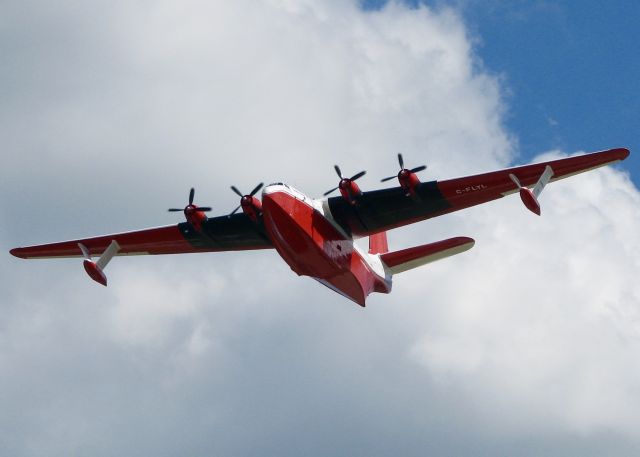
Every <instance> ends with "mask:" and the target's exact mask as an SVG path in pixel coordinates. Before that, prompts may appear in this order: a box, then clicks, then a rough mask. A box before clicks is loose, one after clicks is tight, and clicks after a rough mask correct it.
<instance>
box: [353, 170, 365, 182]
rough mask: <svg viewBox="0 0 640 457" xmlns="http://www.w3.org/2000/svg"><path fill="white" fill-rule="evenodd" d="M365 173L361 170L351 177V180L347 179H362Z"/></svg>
mask: <svg viewBox="0 0 640 457" xmlns="http://www.w3.org/2000/svg"><path fill="white" fill-rule="evenodd" d="M366 173H367V172H366V171H364V170H362V171H361V172H360V173H356V174H355V175H353V176H352V177H351V178H349V180H350V181H355V180H356V179H360V178H362V177H363V176H364V175H365V174H366Z"/></svg>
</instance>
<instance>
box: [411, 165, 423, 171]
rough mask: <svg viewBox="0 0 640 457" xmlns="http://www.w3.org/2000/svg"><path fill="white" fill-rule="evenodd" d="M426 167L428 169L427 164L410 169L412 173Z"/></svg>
mask: <svg viewBox="0 0 640 457" xmlns="http://www.w3.org/2000/svg"><path fill="white" fill-rule="evenodd" d="M426 169H427V166H426V165H420V166H419V167H415V168H412V169H411V170H409V171H410V172H411V173H417V172H419V171H422V170H426Z"/></svg>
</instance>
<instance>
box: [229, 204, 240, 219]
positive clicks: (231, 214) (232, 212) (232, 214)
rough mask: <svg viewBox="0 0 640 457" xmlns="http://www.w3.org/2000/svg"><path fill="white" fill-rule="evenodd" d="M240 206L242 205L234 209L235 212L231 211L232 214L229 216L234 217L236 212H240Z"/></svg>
mask: <svg viewBox="0 0 640 457" xmlns="http://www.w3.org/2000/svg"><path fill="white" fill-rule="evenodd" d="M240 206H242V205H238V207H237V208H236V209H234V210H233V211H231V214H229V217H231V216H233V215H234V214H236V211H238V210H239V209H240Z"/></svg>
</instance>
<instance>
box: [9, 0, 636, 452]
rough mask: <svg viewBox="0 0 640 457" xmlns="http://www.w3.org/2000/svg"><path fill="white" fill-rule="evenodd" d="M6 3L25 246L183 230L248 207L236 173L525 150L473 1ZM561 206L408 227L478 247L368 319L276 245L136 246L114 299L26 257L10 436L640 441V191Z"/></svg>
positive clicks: (14, 196) (16, 203)
mask: <svg viewBox="0 0 640 457" xmlns="http://www.w3.org/2000/svg"><path fill="white" fill-rule="evenodd" d="M6 17H8V18H11V19H12V21H10V22H7V23H6V24H14V25H13V26H9V25H5V26H3V27H4V28H3V31H4V32H3V33H4V34H5V35H7V36H8V37H10V38H11V39H10V40H6V41H4V44H2V45H0V46H4V47H3V51H5V54H6V55H7V59H8V61H9V62H11V63H12V64H11V65H10V71H8V72H7V73H5V74H3V75H2V76H0V78H3V84H1V85H0V87H2V88H3V89H0V90H2V94H3V96H6V99H7V103H6V104H3V107H2V108H1V109H0V118H1V119H3V123H2V124H0V125H1V126H0V132H1V134H2V136H3V138H6V148H5V151H6V152H5V154H6V155H5V163H6V165H8V166H5V167H3V169H2V170H1V171H0V177H1V178H2V181H1V182H2V183H1V184H0V186H1V188H2V195H3V197H2V205H1V208H2V213H3V215H4V217H5V220H11V221H14V222H12V223H11V224H10V225H6V226H5V227H4V228H3V232H2V236H1V239H0V240H1V242H2V245H3V246H5V250H8V249H9V248H10V247H13V246H15V245H18V244H26V243H31V242H39V241H43V242H44V241H49V240H54V239H64V238H68V237H73V236H80V235H85V234H91V233H104V232H109V231H118V230H124V229H131V228H136V227H140V226H148V225H153V224H157V225H160V224H165V223H170V222H173V221H175V219H174V215H168V214H166V213H165V212H164V210H165V208H167V207H169V206H175V205H179V204H180V203H181V202H183V201H184V200H186V194H187V190H188V188H189V187H190V186H192V185H194V186H195V187H196V188H197V193H196V200H198V201H200V202H202V204H207V205H212V206H213V207H214V209H215V210H216V211H218V212H220V213H224V212H226V211H230V210H231V209H233V208H234V207H235V206H236V205H237V201H236V198H235V196H234V195H233V194H232V193H231V192H230V191H228V186H229V185H230V184H235V185H237V186H238V187H240V188H241V189H249V188H250V187H251V186H252V185H254V183H256V182H259V181H263V180H264V181H272V180H273V181H275V180H286V181H288V182H290V183H291V184H293V185H295V186H296V187H298V188H300V189H301V190H303V191H306V192H308V193H310V194H312V195H319V194H321V193H322V192H323V191H324V190H326V189H328V188H330V187H332V186H333V185H335V176H334V175H333V171H332V165H333V164H334V163H339V164H340V165H341V166H342V168H343V169H344V170H353V171H354V172H355V171H358V170H360V169H362V168H366V169H367V170H368V173H369V174H368V175H367V176H366V177H365V178H363V180H362V185H363V187H364V188H371V187H375V186H377V185H378V183H377V178H378V177H383V176H387V175H389V174H390V173H392V172H394V171H395V170H396V166H397V165H396V163H395V154H396V153H397V152H403V153H404V155H405V160H406V161H407V162H409V163H412V164H413V163H415V164H416V165H420V164H422V163H425V162H426V163H428V164H429V166H430V167H429V169H428V170H427V171H426V172H424V176H425V177H429V178H448V177H453V176H459V175H463V174H466V173H475V172H481V171H487V170H491V169H495V168H499V167H502V166H506V165H508V164H510V161H511V160H512V156H513V146H512V140H511V139H510V134H509V132H506V131H505V129H504V127H503V126H502V122H501V119H502V115H503V112H504V106H503V104H502V102H501V99H500V90H501V88H500V87H499V83H498V81H497V80H496V79H495V78H493V77H492V76H491V75H488V74H486V73H484V72H483V71H482V70H481V69H479V68H476V67H475V66H474V62H476V61H477V56H475V55H474V54H473V50H472V48H471V46H470V41H469V38H468V36H467V34H466V30H465V26H464V24H463V23H462V22H461V20H460V18H459V17H458V16H457V15H456V14H455V12H453V11H451V10H446V9H443V10H437V11H435V10H429V9H427V8H425V7H422V8H420V9H407V8H405V7H403V6H401V5H399V4H396V3H392V4H390V5H388V6H387V7H385V8H384V9H383V10H382V11H379V12H368V13H364V12H361V11H359V10H358V9H357V7H356V5H355V4H353V3H349V2H341V1H336V2H316V1H311V0H309V1H304V2H289V1H276V0H272V1H264V2H248V1H237V2H213V3H212V2H202V1H195V0H192V1H185V2H180V3H176V2H168V1H167V2H160V3H154V4H144V5H142V4H131V3H130V2H115V3H113V2H104V3H94V4H92V6H91V8H84V7H81V6H78V5H75V4H72V3H63V4H61V5H59V6H58V7H57V8H56V9H55V10H54V11H46V10H43V9H42V5H40V4H39V3H38V2H32V3H31V4H27V3H14V4H11V5H10V7H9V8H7V15H6ZM6 43H14V45H13V46H9V45H7V44H6ZM53 56H55V58H53ZM553 154H557V152H554V153H553ZM542 203H543V217H542V218H536V217H535V216H533V215H531V214H530V213H528V212H527V211H526V210H525V209H524V208H523V207H522V205H521V204H520V202H519V201H518V199H517V197H511V198H509V199H505V200H502V201H498V202H494V203H491V204H488V205H486V206H483V207H480V208H473V209H470V210H468V211H466V212H464V213H461V214H456V215H450V216H445V217H443V218H439V219H437V220H433V221H429V222H425V223H422V224H416V225H414V226H412V227H409V228H405V229H401V230H398V231H396V232H394V233H392V235H391V241H392V244H393V246H396V247H402V246H408V245H411V244H418V243H425V242H429V241H433V240H436V239H440V238H444V237H448V236H452V235H468V236H472V237H474V238H476V240H477V241H478V243H477V244H476V247H475V248H474V249H473V250H472V251H470V252H468V253H465V254H462V255H460V256H459V257H455V258H452V259H448V260H446V261H443V262H442V263H439V264H434V265H430V266H428V267H424V268H421V269H417V270H414V271H410V272H407V273H404V274H402V275H400V276H398V277H397V278H396V281H395V285H394V292H393V293H392V294H391V295H390V296H374V297H372V298H371V301H370V306H369V308H367V309H366V310H362V309H360V308H359V307H357V306H355V305H352V304H351V303H350V302H347V301H346V300H344V299H342V298H341V297H339V296H338V295H336V294H334V293H333V292H331V291H329V290H327V289H325V288H323V287H321V286H320V285H318V284H316V283H315V282H313V281H311V280H309V279H306V278H302V279H301V278H297V277H295V276H294V275H293V274H292V273H291V272H290V270H289V268H288V267H287V266H286V265H285V264H284V263H283V262H282V261H281V260H280V259H279V258H278V256H277V254H275V252H247V253H238V254H230V253H229V254H211V255H202V256H168V257H149V258H121V259H116V260H115V261H114V262H113V263H112V264H110V265H109V269H108V273H109V276H110V286H109V288H107V289H103V288H100V287H99V286H96V285H95V284H93V283H92V282H90V281H89V280H88V279H87V278H85V276H84V272H83V271H82V269H81V267H80V265H79V263H78V262H76V261H60V262H45V261H43V262H24V261H20V260H18V259H13V258H5V260H4V261H3V262H2V263H1V264H0V269H1V272H2V279H0V284H1V285H2V288H3V290H4V291H6V292H5V299H4V300H3V302H2V313H3V319H2V320H1V321H0V361H1V362H2V363H1V364H0V392H2V393H0V408H1V409H2V410H3V412H4V414H3V415H2V416H1V417H0V430H3V432H0V451H2V452H0V453H6V454H11V455H37V454H41V453H42V452H46V453H47V454H49V455H68V454H69V452H70V451H71V452H74V451H75V452H79V453H88V454H92V455H103V454H109V455H111V454H115V453H127V454H130V453H131V450H132V449H133V450H134V452H137V453H141V454H151V453H153V454H159V455H163V454H167V455H169V454H171V455H175V454H185V453H186V454H207V455H209V454H227V455H228V454H233V455H246V454H255V453H256V452H258V451H257V450H258V449H260V451H259V452H260V453H261V454H278V455H282V454H285V455H286V454H296V455H299V454H302V453H305V454H340V453H342V454H345V453H348V454H353V453H367V454H372V455H375V454H376V453H378V454H384V455H388V454H389V453H391V451H392V450H395V451H396V453H397V451H398V450H399V449H401V450H403V451H404V452H403V453H404V454H406V455H412V454H413V455H424V453H425V451H429V450H431V451H432V452H433V453H439V454H442V453H448V454H460V455H462V454H469V455H478V454H482V453H486V454H493V455H495V454H496V453H503V452H505V450H509V449H511V448H513V449H514V450H516V449H517V451H518V452H517V453H518V454H520V455H522V454H531V455H533V454H537V453H538V451H537V450H538V449H541V448H543V449H550V451H549V452H548V453H549V454H553V453H554V450H555V453H558V454H559V453H563V454H567V453H569V454H571V453H573V454H584V452H582V451H584V447H585V446H586V447H587V448H589V449H591V450H592V451H593V450H596V451H597V450H603V451H604V450H605V449H606V450H612V449H614V450H615V449H621V452H628V449H631V448H633V446H636V445H638V441H640V436H638V434H637V426H638V424H637V419H636V415H635V414H634V411H636V410H637V409H638V406H640V395H639V394H638V392H637V389H636V388H635V386H636V385H637V384H638V382H637V381H638V377H639V373H638V370H637V369H635V364H634V360H635V358H637V354H638V351H639V348H638V343H637V341H638V334H639V333H638V322H639V321H638V305H639V304H640V290H639V289H638V286H637V285H636V281H635V278H636V277H637V275H638V271H639V269H640V266H639V265H638V260H637V259H639V258H640V256H639V255H638V254H639V251H640V238H639V237H638V234H637V230H636V227H637V226H638V222H639V221H638V217H639V216H638V214H640V212H639V211H638V209H639V207H640V197H639V194H638V191H637V189H635V188H634V187H633V185H632V184H631V183H630V181H629V180H628V179H627V178H626V176H625V175H624V174H623V173H622V172H621V171H619V170H616V169H611V168H609V169H604V170H599V171H596V172H593V173H590V174H588V175H584V176H580V177H576V178H574V179H573V180H570V181H566V182H562V183H557V184H553V185H552V186H550V187H549V188H548V191H545V194H544V195H543V196H542ZM34 207H35V208H36V209H37V210H38V211H37V212H34ZM35 214H37V215H38V216H37V217H36V216H35ZM327 437H331V439H327ZM452 437H455V439H454V438H452ZM399 443H406V444H399ZM469 443H475V445H473V446H472V445H471V444H469ZM405 445H406V448H403V446H405Z"/></svg>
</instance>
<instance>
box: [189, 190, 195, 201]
mask: <svg viewBox="0 0 640 457" xmlns="http://www.w3.org/2000/svg"><path fill="white" fill-rule="evenodd" d="M195 193H196V190H195V189H194V188H193V187H192V188H191V190H190V191H189V205H193V196H194V195H195Z"/></svg>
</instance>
